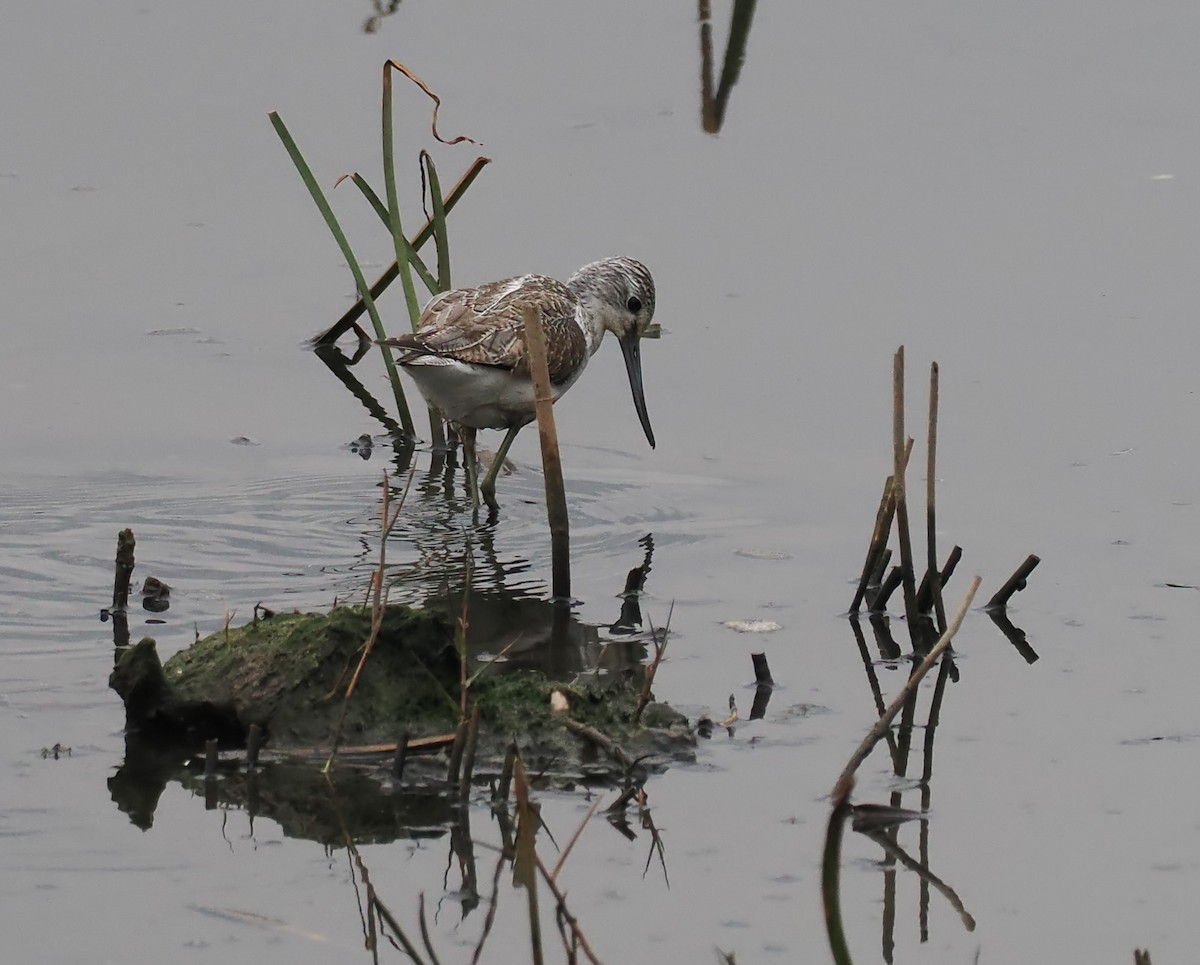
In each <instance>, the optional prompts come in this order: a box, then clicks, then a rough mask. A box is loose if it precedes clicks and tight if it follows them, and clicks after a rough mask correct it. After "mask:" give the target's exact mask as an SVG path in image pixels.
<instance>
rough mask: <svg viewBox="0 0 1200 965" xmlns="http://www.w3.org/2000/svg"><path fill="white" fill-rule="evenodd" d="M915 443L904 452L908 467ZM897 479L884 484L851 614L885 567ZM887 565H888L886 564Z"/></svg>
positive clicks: (910, 443) (890, 478) (860, 603)
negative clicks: (872, 577) (882, 563)
mask: <svg viewBox="0 0 1200 965" xmlns="http://www.w3.org/2000/svg"><path fill="white" fill-rule="evenodd" d="M912 446H913V442H912V440H911V439H909V440H908V444H907V445H906V446H905V450H904V465H905V467H907V466H908V458H909V456H910V455H911V454H912ZM895 484H896V477H895V476H894V475H892V476H888V477H887V479H886V480H885V481H884V484H883V496H882V497H881V498H880V500H879V509H878V510H876V512H875V528H874V529H873V530H872V531H871V542H870V543H868V544H867V557H866V559H865V560H863V572H862V576H861V577H860V579H859V581H858V589H857V590H856V591H855V594H854V599H853V600H852V601H851V602H850V612H851V613H854V612H856V611H857V610H858V609H859V607H860V606H861V605H862V602H863V597H864V596H865V595H866V592H867V584H868V583H869V582H870V579H871V576H872V574H873V573H874V572H875V571H876V570H879V569H882V568H883V567H881V566H880V564H879V561H880V560H881V559H882V558H883V555H884V553H885V552H886V551H887V543H888V537H889V536H890V535H891V530H892V518H893V517H894V516H895V513H896V492H895ZM884 565H886V564H884ZM870 605H871V608H872V609H874V608H875V603H874V601H871V604H870Z"/></svg>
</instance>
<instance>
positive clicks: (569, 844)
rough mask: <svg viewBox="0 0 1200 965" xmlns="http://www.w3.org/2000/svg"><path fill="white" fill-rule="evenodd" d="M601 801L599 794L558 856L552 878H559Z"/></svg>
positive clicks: (551, 874) (551, 873)
mask: <svg viewBox="0 0 1200 965" xmlns="http://www.w3.org/2000/svg"><path fill="white" fill-rule="evenodd" d="M600 801H601V797H600V795H598V794H597V795H596V801H595V803H594V804H593V805H592V806H591V808H590V809H589V810H588V813H587V814H585V815H584V817H583V820H582V821H580V822H579V827H577V828H576V829H575V833H574V834H572V835H571V840H570V841H568V842H567V845H566V847H565V848H563V850H562V854H560V855H559V856H558V861H557V862H556V863H555V865H554V870H553V871H552V872H550V877H551V878H555V879H557V878H558V873H559V872H560V871H562V869H563V865H565V864H566V863H567V858H568V857H569V856H570V854H571V849H572V848H573V847H575V842H576V841H578V840H579V836H580V835H581V834H583V829H584V828H586V827H587V823H588V822H589V821H590V820H591V819H592V815H593V814H595V813H596V809H597V808H599V807H600Z"/></svg>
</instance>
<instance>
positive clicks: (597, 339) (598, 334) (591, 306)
mask: <svg viewBox="0 0 1200 965" xmlns="http://www.w3.org/2000/svg"><path fill="white" fill-rule="evenodd" d="M603 313H604V307H603V305H602V304H601V303H600V300H599V299H598V298H596V297H595V296H594V295H588V294H586V293H585V294H584V295H582V296H581V297H580V299H579V311H578V313H577V314H576V320H577V321H578V322H579V327H580V328H582V329H583V337H584V338H585V339H587V348H588V355H595V354H596V350H597V349H598V348H600V343H601V342H602V341H603V340H604V333H605V332H606V331H607V326H606V325H605V324H604V314H603Z"/></svg>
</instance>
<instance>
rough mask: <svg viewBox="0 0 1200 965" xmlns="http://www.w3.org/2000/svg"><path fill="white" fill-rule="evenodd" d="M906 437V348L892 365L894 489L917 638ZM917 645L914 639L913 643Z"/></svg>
mask: <svg viewBox="0 0 1200 965" xmlns="http://www.w3.org/2000/svg"><path fill="white" fill-rule="evenodd" d="M905 439H906V436H905V434H904V346H903V345H901V346H900V348H898V349H897V350H896V356H895V358H894V359H893V361H892V458H893V469H892V476H893V485H892V490H893V493H894V494H895V500H896V535H897V537H898V539H899V543H900V576H901V582H902V583H903V586H904V613H905V616H907V617H908V626H909V632H910V633H913V634H916V633H917V632H918V630H917V628H918V627H919V626H920V618H921V614H920V612H919V611H918V610H917V578H916V573H915V570H914V569H913V552H912V539H911V537H910V536H909V528H908V487H907V485H906V483H905V481H904V475H905V469H906V467H907V463H908V458H907V456H906V453H907V452H908V451H909V446H910V445H911V440H910V441H909V442H908V443H906V442H905ZM916 642H917V641H916V640H915V639H914V640H913V643H914V644H915V643H916Z"/></svg>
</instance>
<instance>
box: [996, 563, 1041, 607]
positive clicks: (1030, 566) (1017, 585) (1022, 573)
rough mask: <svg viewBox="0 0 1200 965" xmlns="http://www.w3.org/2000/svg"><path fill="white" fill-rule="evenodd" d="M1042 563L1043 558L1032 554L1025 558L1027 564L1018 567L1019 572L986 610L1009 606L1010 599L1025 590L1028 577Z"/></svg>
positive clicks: (998, 592)
mask: <svg viewBox="0 0 1200 965" xmlns="http://www.w3.org/2000/svg"><path fill="white" fill-rule="evenodd" d="M1041 561H1042V558H1041V557H1040V556H1035V555H1034V554H1032V553H1030V554H1029V555H1028V556H1027V557H1025V562H1024V563H1022V564H1021V565H1020V566H1018V567H1017V571H1016V572H1015V573H1014V574H1013V575H1012V576H1010V577H1009V578H1008V582H1007V583H1005V584H1004V586H1002V587H1000V589H998V590H997V591H996V595H995V596H993V597H992V598H991V599H990V600H988V602H987V606H985V607H984V609H985V610H998V609H1000V608H1001V607H1006V606H1008V601H1009V598H1010V597H1011V596H1012V595H1013V594H1014V593H1016V592H1017V591H1018V590H1023V589H1025V579H1026V577H1028V576H1029V574H1030V573H1032V572H1033V571H1034V570H1035V569H1037V565H1038V564H1039V563H1040V562H1041Z"/></svg>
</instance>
